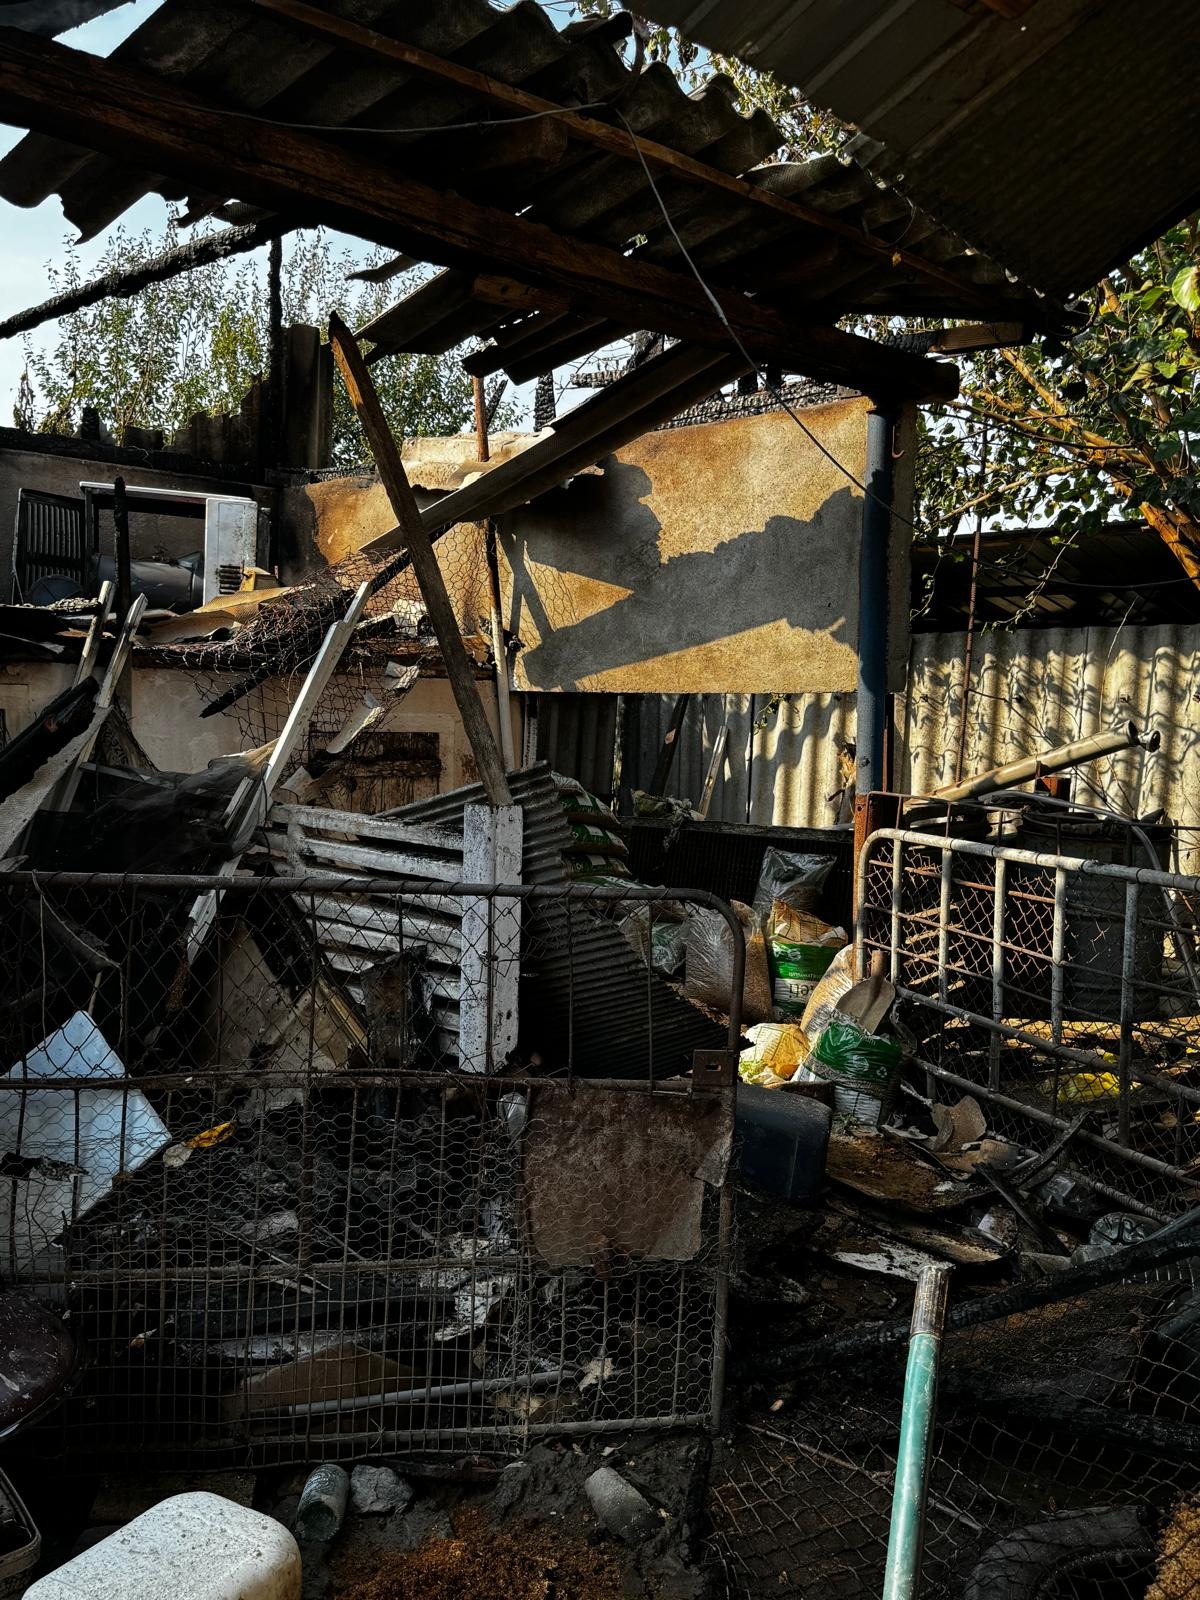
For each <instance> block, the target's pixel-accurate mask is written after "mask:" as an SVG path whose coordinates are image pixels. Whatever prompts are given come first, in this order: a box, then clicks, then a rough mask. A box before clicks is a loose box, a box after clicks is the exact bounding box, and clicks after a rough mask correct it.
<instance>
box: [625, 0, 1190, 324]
mask: <svg viewBox="0 0 1200 1600" xmlns="http://www.w3.org/2000/svg"><path fill="white" fill-rule="evenodd" d="M1187 9H1188V8H1184V9H1183V10H1181V9H1180V7H1179V6H1178V5H1172V4H1171V0H1040V3H1038V0H975V3H968V0H857V3H856V4H854V5H847V4H845V0H805V3H803V4H796V3H795V0H653V3H652V4H651V5H650V11H651V13H652V15H653V16H654V18H655V20H656V21H659V22H666V23H671V24H674V25H675V26H677V27H679V28H680V29H682V30H683V32H684V33H685V34H686V35H687V36H688V37H689V38H690V39H692V40H694V41H695V42H696V43H697V44H702V45H707V46H708V47H709V48H710V49H712V50H719V51H723V52H725V53H726V54H729V55H734V56H739V57H741V59H742V60H744V61H747V62H749V63H750V64H751V65H752V66H754V67H757V68H759V69H760V70H766V71H770V72H772V73H774V74H775V75H776V76H777V77H778V78H779V79H781V80H782V81H783V82H784V83H788V84H794V85H795V86H796V87H797V88H798V89H801V90H803V92H804V93H805V94H806V95H808V96H809V98H810V99H811V100H812V101H813V102H814V103H815V104H817V105H821V106H827V107H828V108H829V109H830V110H831V111H833V112H835V113H836V114H837V116H839V117H841V118H842V119H843V120H844V121H846V122H850V123H853V124H854V125H855V126H856V127H857V128H860V129H861V130H862V136H861V137H860V138H859V139H858V140H856V141H855V142H854V143H853V144H852V145H851V147H850V150H851V153H852V154H853V155H854V156H855V158H856V159H857V160H859V161H861V162H862V163H863V164H864V165H866V166H868V167H869V168H870V170H871V171H872V172H874V173H876V174H877V175H879V176H880V177H881V178H885V179H887V180H888V181H889V182H895V183H897V184H898V185H899V186H900V187H901V188H902V190H903V192H904V193H905V194H907V195H909V196H910V197H911V198H912V200H913V201H914V203H915V204H916V205H918V206H928V207H929V208H930V209H931V210H932V211H934V212H935V213H936V214H937V215H938V217H940V218H942V219H943V220H944V221H945V222H946V223H947V224H948V225H949V226H951V227H954V228H957V229H959V230H960V231H961V232H962V234H963V235H964V237H966V238H967V239H969V240H970V241H971V242H972V243H973V244H976V245H978V246H979V247H980V249H983V250H988V251H991V252H993V253H994V255H995V257H996V259H997V260H999V261H1002V262H1004V263H1005V265H1006V266H1008V267H1009V268H1010V269H1011V270H1012V271H1014V272H1017V273H1020V274H1022V275H1023V276H1024V277H1025V278H1026V280H1027V281H1028V282H1030V283H1033V284H1036V285H1037V286H1038V288H1040V289H1042V290H1044V291H1045V292H1046V293H1047V294H1049V295H1058V296H1064V295H1068V294H1078V293H1081V292H1083V291H1085V290H1087V289H1089V288H1091V286H1092V285H1093V284H1094V283H1096V282H1097V280H1098V279H1099V278H1100V277H1101V276H1102V275H1103V274H1104V273H1105V272H1107V271H1108V270H1110V269H1111V268H1112V267H1114V266H1117V265H1119V264H1120V263H1121V262H1123V261H1127V260H1128V259H1129V257H1130V256H1131V255H1132V254H1133V253H1134V251H1135V250H1137V249H1139V248H1140V247H1141V246H1143V245H1145V244H1148V243H1149V242H1150V241H1151V240H1152V239H1154V238H1157V237H1158V235H1159V234H1161V233H1162V232H1163V230H1164V229H1165V228H1167V227H1169V226H1170V225H1171V224H1172V223H1173V222H1176V221H1177V220H1178V219H1179V218H1180V217H1183V216H1186V215H1187V214H1188V213H1189V212H1190V211H1192V210H1194V209H1195V207H1196V206H1197V205H1198V204H1200V170H1198V168H1197V164H1196V161H1195V158H1194V152H1195V149H1196V146H1197V142H1198V140H1200V100H1198V98H1197V96H1195V95H1194V94H1183V95H1181V94H1180V93H1179V87H1180V85H1181V84H1187V83H1193V82H1195V79H1196V75H1197V73H1198V72H1200V29H1198V28H1197V27H1196V26H1195V21H1194V17H1192V16H1190V15H1187V16H1185V13H1186V11H1187ZM1181 23H1182V24H1183V26H1181Z"/></svg>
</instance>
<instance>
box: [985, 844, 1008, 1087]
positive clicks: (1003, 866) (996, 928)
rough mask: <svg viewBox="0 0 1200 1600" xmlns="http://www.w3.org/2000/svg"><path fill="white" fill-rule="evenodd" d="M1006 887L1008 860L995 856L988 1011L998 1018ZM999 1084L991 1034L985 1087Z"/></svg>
mask: <svg viewBox="0 0 1200 1600" xmlns="http://www.w3.org/2000/svg"><path fill="white" fill-rule="evenodd" d="M1007 887H1008V862H1007V860H1006V859H1005V858H1004V857H1003V856H998V857H997V858H996V878H995V885H994V888H993V891H992V895H993V898H992V1015H993V1016H994V1017H995V1019H996V1021H997V1022H999V1021H1000V1019H1001V1017H1003V1015H1004V900H1005V890H1006V889H1007ZM999 1087H1000V1035H999V1034H995V1033H994V1034H993V1035H992V1036H991V1039H990V1041H989V1044H988V1088H989V1089H998V1088H999Z"/></svg>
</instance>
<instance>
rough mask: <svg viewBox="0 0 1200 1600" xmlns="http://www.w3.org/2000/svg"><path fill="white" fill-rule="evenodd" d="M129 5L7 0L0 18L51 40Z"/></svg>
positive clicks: (97, 0) (104, 0)
mask: <svg viewBox="0 0 1200 1600" xmlns="http://www.w3.org/2000/svg"><path fill="white" fill-rule="evenodd" d="M128 4H129V0H16V4H13V0H9V3H8V4H7V5H5V6H4V7H3V8H2V9H0V21H3V22H4V24H5V26H6V27H9V28H23V29H24V30H25V32H26V33H40V34H41V35H42V37H43V38H46V39H52V38H54V37H55V36H56V35H57V34H60V33H66V32H68V30H69V29H71V28H78V27H80V26H81V25H82V24H83V23H85V22H91V21H92V19H93V17H102V16H103V15H104V14H105V12H106V11H116V10H118V9H119V8H120V7H121V6H124V5H128Z"/></svg>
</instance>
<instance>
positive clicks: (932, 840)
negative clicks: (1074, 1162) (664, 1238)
mask: <svg viewBox="0 0 1200 1600" xmlns="http://www.w3.org/2000/svg"><path fill="white" fill-rule="evenodd" d="M1040 798H1041V796H1039V799H1040ZM893 839H898V840H899V841H900V842H901V843H902V844H913V845H920V846H921V848H922V849H924V850H949V851H950V852H951V853H952V854H953V855H956V856H979V857H981V858H982V859H985V860H990V859H992V858H994V857H996V856H1000V855H1002V856H1003V857H1004V859H1005V860H1006V861H1015V862H1018V863H1019V864H1020V865H1021V866H1023V867H1048V868H1049V869H1050V870H1051V871H1052V872H1053V871H1054V870H1056V869H1057V868H1058V867H1065V868H1066V870H1067V871H1068V872H1078V873H1079V874H1080V875H1081V876H1082V877H1085V878H1116V879H1119V880H1120V882H1122V883H1128V882H1129V881H1130V879H1133V880H1134V881H1135V882H1137V883H1141V884H1150V885H1151V886H1152V887H1154V888H1156V889H1182V890H1183V891H1184V893H1185V894H1200V877H1189V876H1188V875H1187V874H1186V873H1183V872H1159V871H1155V870H1154V869H1153V868H1152V867H1124V866H1118V865H1117V863H1115V862H1112V861H1089V860H1088V859H1087V857H1086V856H1056V855H1053V854H1052V853H1051V852H1050V851H1048V850H1018V849H1016V848H1015V847H1014V846H1012V845H998V844H985V843H984V842H983V840H981V839H961V838H959V837H957V836H956V835H951V836H948V837H947V836H943V835H942V834H940V833H922V832H921V831H920V830H919V829H917V828H877V829H876V830H875V832H874V833H873V834H872V835H871V836H870V838H869V839H868V840H867V841H866V844H864V846H863V848H862V850H861V851H860V852H859V857H858V888H859V893H860V895H861V896H863V899H862V900H861V901H860V904H865V903H866V900H865V896H866V889H867V881H866V880H867V865H868V862H869V859H870V852H871V848H872V847H873V846H875V845H877V844H885V843H887V842H888V841H889V840H893ZM10 876H11V875H10ZM20 876H38V877H40V879H41V881H42V882H49V880H50V878H51V876H57V877H58V879H59V881H60V882H63V881H65V880H66V879H67V878H68V877H69V876H70V874H67V873H58V874H53V875H52V874H50V873H43V874H21V875H20ZM85 876H86V875H85V874H81V875H80V877H81V880H82V878H83V877H85ZM6 881H7V880H6ZM160 881H161V880H160ZM264 881H266V880H264ZM672 893H673V894H674V893H677V891H675V890H672Z"/></svg>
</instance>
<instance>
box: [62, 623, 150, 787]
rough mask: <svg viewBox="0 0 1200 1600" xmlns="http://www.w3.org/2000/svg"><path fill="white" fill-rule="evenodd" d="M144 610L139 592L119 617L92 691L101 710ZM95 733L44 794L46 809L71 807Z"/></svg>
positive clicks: (109, 701) (125, 662)
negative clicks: (110, 649) (109, 651)
mask: <svg viewBox="0 0 1200 1600" xmlns="http://www.w3.org/2000/svg"><path fill="white" fill-rule="evenodd" d="M145 609H146V596H145V595H144V594H139V595H138V596H137V598H136V599H135V600H134V601H133V602H132V604H131V605H130V607H129V610H128V611H127V612H126V613H125V616H124V618H123V619H122V622H121V627H120V630H119V631H118V633H117V640H116V643H115V644H114V645H113V653H112V655H111V656H110V657H109V661H108V668H107V670H106V671H105V674H104V676H103V678H101V680H100V688H99V689H98V690H97V692H96V705H97V707H98V708H100V709H102V710H107V709H108V707H109V706H111V705H112V703H113V700H114V699H115V698H116V693H117V685H118V684H119V683H120V681H121V678H122V676H123V674H124V672H125V668H126V667H127V666H128V664H129V658H130V656H131V655H132V653H133V641H134V637H135V635H136V634H137V630H138V624H139V623H140V622H141V620H142V612H143V611H145ZM85 648H86V646H85ZM99 736H100V728H99V726H97V728H96V731H95V733H94V734H93V735H92V739H91V742H90V743H89V744H85V745H84V747H83V749H82V751H81V752H80V754H79V755H78V756H77V757H76V759H75V761H74V762H73V763H72V765H71V766H70V767H68V768H67V770H66V772H65V773H64V774H63V779H62V782H61V783H60V784H59V785H58V786H57V787H56V788H55V789H54V791H53V792H52V793H51V794H50V795H49V796H48V797H47V800H46V810H47V811H69V810H70V809H71V802H72V801H73V800H74V799H75V793H76V790H77V789H78V788H79V781H80V779H81V778H82V777H83V763H84V762H85V761H88V760H90V759H91V754H92V751H93V749H94V748H95V744H96V740H97V739H98V738H99Z"/></svg>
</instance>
